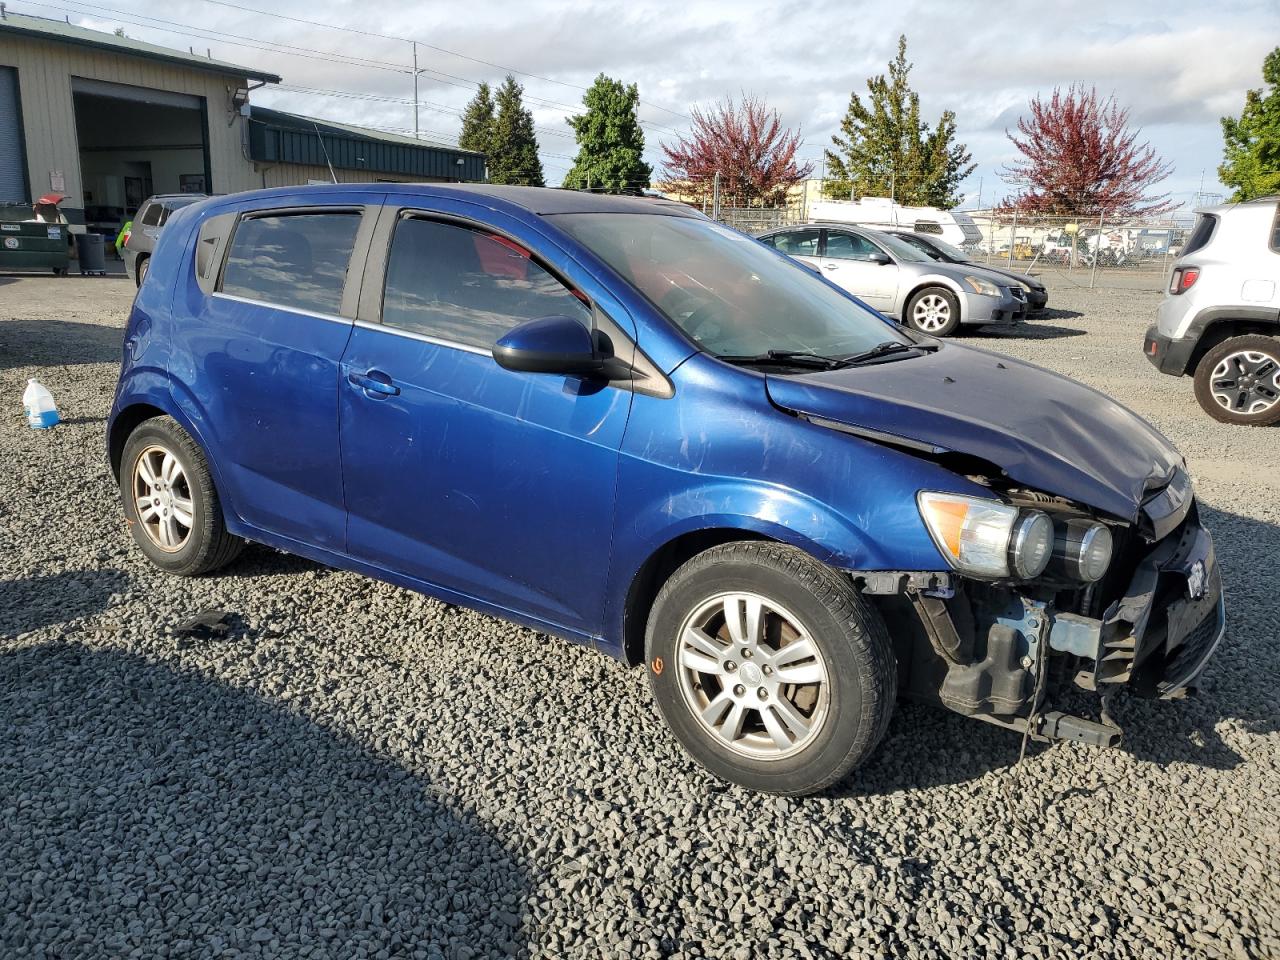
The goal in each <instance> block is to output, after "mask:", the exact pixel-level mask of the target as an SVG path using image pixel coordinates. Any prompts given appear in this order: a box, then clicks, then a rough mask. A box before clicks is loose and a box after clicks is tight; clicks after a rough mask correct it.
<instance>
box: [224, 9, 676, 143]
mask: <svg viewBox="0 0 1280 960" xmlns="http://www.w3.org/2000/svg"><path fill="white" fill-rule="evenodd" d="M204 2H205V3H211V4H214V5H215V6H219V7H228V8H230V9H232V10H240V11H242V12H244V13H254V14H258V15H259V16H263V17H274V18H276V19H277V20H288V21H290V22H291V23H301V24H306V25H307V26H312V27H322V28H324V29H326V30H340V31H342V32H344V33H355V34H359V35H361V36H365V37H377V38H378V39H379V40H399V41H402V42H406V43H416V44H418V46H421V47H426V48H427V49H428V50H435V51H437V52H439V53H445V54H448V55H449V56H451V57H457V58H459V59H460V60H470V61H471V62H472V63H479V64H483V65H484V66H486V67H493V68H494V69H495V70H502V71H504V72H506V73H513V74H517V75H518V76H521V77H529V78H530V79H533V80H541V81H543V82H545V83H555V84H558V85H560V86H562V87H570V88H572V89H574V90H582V91H586V90H588V89H589V88H588V87H583V86H580V85H578V84H576V83H569V82H568V81H567V80H556V79H555V78H553V77H544V76H541V75H540V74H536V73H529V72H527V71H524V70H517V69H515V68H514V67H508V66H504V65H503V64H500V63H494V62H493V61H491V60H482V59H480V58H479V57H472V56H469V55H468V54H465V53H459V52H458V51H456V50H450V49H448V48H447V47H440V46H436V45H435V44H433V43H427V42H426V41H425V40H415V39H414V38H412V37H392V36H389V35H387V34H385V33H376V32H375V31H372V30H361V29H358V28H356V27H344V26H341V25H339V24H335V23H324V22H323V21H320V20H311V19H308V18H306V17H293V16H289V15H288V14H284V13H275V12H273V11H270V10H259V9H257V8H255V7H246V6H243V5H241V4H238V3H230V2H229V0H204ZM640 102H641V103H643V104H644V105H645V106H647V107H653V108H654V109H655V110H662V111H664V112H666V113H669V114H671V115H672V116H674V117H679V118H680V119H682V120H690V121H691V120H693V118H692V117H690V116H688V115H687V114H683V113H680V112H679V111H678V110H672V109H671V108H669V107H664V106H663V105H662V104H660V103H653V102H651V101H648V100H641V101H640Z"/></svg>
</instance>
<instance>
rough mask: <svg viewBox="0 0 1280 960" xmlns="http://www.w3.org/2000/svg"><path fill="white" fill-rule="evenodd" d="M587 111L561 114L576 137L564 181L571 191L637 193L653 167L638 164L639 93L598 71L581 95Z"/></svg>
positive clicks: (640, 151)
mask: <svg viewBox="0 0 1280 960" xmlns="http://www.w3.org/2000/svg"><path fill="white" fill-rule="evenodd" d="M582 102H583V104H584V105H585V106H586V108H587V112H586V113H583V114H580V115H578V116H574V117H565V122H566V123H568V124H569V126H571V127H573V132H574V136H575V137H576V138H577V140H578V155H577V157H575V158H574V161H573V169H572V170H570V171H569V172H568V173H567V174H566V175H565V178H564V185H565V186H566V187H572V188H574V189H577V190H585V189H591V190H600V191H604V192H607V193H638V192H639V191H640V190H642V189H643V188H644V187H647V186H649V176H650V174H652V173H653V169H652V168H651V167H650V166H649V165H648V164H647V163H645V162H644V159H643V156H644V131H643V130H641V129H640V120H639V118H638V117H637V116H636V110H637V107H638V106H639V104H640V91H639V90H638V89H637V87H636V85H635V84H634V83H633V84H631V85H630V86H626V85H625V84H623V83H622V82H621V81H620V80H611V79H610V78H609V77H606V76H605V75H604V74H603V73H602V74H600V76H598V77H596V79H595V83H593V84H592V85H591V87H590V88H589V89H588V90H587V92H586V94H585V95H584V96H583V98H582Z"/></svg>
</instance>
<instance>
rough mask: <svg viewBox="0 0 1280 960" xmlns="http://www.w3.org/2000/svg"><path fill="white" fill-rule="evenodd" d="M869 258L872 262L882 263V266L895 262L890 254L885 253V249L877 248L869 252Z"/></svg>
mask: <svg viewBox="0 0 1280 960" xmlns="http://www.w3.org/2000/svg"><path fill="white" fill-rule="evenodd" d="M867 259H868V260H870V261H871V262H872V263H878V264H880V266H882V267H883V266H885V265H886V264H890V263H893V260H892V259H891V258H890V256H889V255H888V254H887V253H885V252H884V251H883V250H877V251H876V252H875V253H869V254H867Z"/></svg>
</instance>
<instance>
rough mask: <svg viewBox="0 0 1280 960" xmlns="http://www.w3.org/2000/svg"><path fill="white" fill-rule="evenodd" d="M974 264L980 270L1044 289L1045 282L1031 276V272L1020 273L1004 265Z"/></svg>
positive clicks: (1034, 287) (1037, 288)
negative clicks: (1007, 268)
mask: <svg viewBox="0 0 1280 960" xmlns="http://www.w3.org/2000/svg"><path fill="white" fill-rule="evenodd" d="M973 266H975V267H977V268H978V269H979V270H985V271H987V272H988V273H994V274H996V275H997V276H1000V277H1007V278H1009V279H1011V280H1017V281H1018V282H1019V283H1025V284H1026V285H1027V286H1028V287H1031V288H1033V289H1035V290H1043V289H1044V288H1045V287H1044V284H1043V283H1041V282H1040V281H1039V280H1037V279H1036V278H1035V277H1033V276H1031V274H1029V273H1018V272H1017V271H1016V270H1006V269H1005V268H1004V267H993V266H991V265H990V264H988V263H974V264H973Z"/></svg>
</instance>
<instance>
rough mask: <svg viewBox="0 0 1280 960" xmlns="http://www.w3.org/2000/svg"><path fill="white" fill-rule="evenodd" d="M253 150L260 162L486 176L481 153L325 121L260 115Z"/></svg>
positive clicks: (253, 123) (252, 125)
mask: <svg viewBox="0 0 1280 960" xmlns="http://www.w3.org/2000/svg"><path fill="white" fill-rule="evenodd" d="M322 138H323V141H324V146H323V147H322V146H321V139H322ZM326 151H328V159H327V161H326V158H325V152H326ZM249 156H250V158H251V159H253V160H255V161H258V162H260V163H298V164H307V165H309V166H318V167H324V166H326V165H327V163H331V164H333V168H334V169H335V170H368V171H370V172H373V173H392V174H399V175H401V176H410V177H441V178H446V179H450V180H471V181H479V180H483V179H484V156H483V155H482V154H478V153H470V152H467V151H463V150H448V149H443V148H440V147H436V146H428V145H426V144H423V145H422V146H413V145H409V144H404V143H399V142H393V141H384V140H377V139H375V138H373V137H357V136H353V135H347V134H337V133H334V132H332V131H331V130H326V129H324V128H323V127H322V128H321V129H320V131H319V132H317V131H316V130H314V129H313V130H304V129H292V128H288V127H284V126H281V125H277V124H274V123H264V122H262V121H260V120H250V122H249ZM459 160H461V161H462V162H461V163H459V162H458V161H459Z"/></svg>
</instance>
